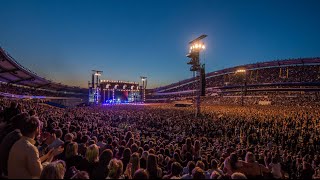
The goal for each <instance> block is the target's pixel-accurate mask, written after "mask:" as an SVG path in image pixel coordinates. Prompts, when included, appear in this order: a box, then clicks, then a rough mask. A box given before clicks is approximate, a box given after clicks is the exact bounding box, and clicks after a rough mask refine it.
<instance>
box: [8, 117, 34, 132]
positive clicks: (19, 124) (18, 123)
mask: <svg viewBox="0 0 320 180" xmlns="http://www.w3.org/2000/svg"><path fill="white" fill-rule="evenodd" d="M29 118H30V115H29V114H28V113H20V114H18V115H16V116H14V117H12V118H11V120H10V121H11V122H12V125H13V127H14V128H15V129H23V128H24V124H25V123H26V122H27V120H28V119H29Z"/></svg>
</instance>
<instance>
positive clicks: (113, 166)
mask: <svg viewBox="0 0 320 180" xmlns="http://www.w3.org/2000/svg"><path fill="white" fill-rule="evenodd" d="M108 169H109V174H108V176H109V177H110V178H112V179H118V178H119V177H120V176H121V175H122V172H123V164H122V161H120V160H117V159H111V161H110V162H109V165H108Z"/></svg>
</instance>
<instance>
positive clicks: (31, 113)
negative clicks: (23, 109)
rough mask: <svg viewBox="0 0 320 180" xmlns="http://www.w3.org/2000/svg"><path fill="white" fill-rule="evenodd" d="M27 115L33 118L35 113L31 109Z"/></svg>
mask: <svg viewBox="0 0 320 180" xmlns="http://www.w3.org/2000/svg"><path fill="white" fill-rule="evenodd" d="M28 114H29V115H30V116H34V115H36V111H35V110H33V109H31V110H29V112H28Z"/></svg>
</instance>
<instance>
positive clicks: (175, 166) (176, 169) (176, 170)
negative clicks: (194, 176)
mask: <svg viewBox="0 0 320 180" xmlns="http://www.w3.org/2000/svg"><path fill="white" fill-rule="evenodd" d="M182 169H183V167H182V166H181V164H180V163H178V162H174V163H172V164H171V174H172V175H173V176H180V174H181V172H182Z"/></svg>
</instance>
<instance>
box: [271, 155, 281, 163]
mask: <svg viewBox="0 0 320 180" xmlns="http://www.w3.org/2000/svg"><path fill="white" fill-rule="evenodd" d="M271 162H272V163H273V164H278V163H279V159H278V157H277V156H274V157H273V158H272V161H271Z"/></svg>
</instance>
